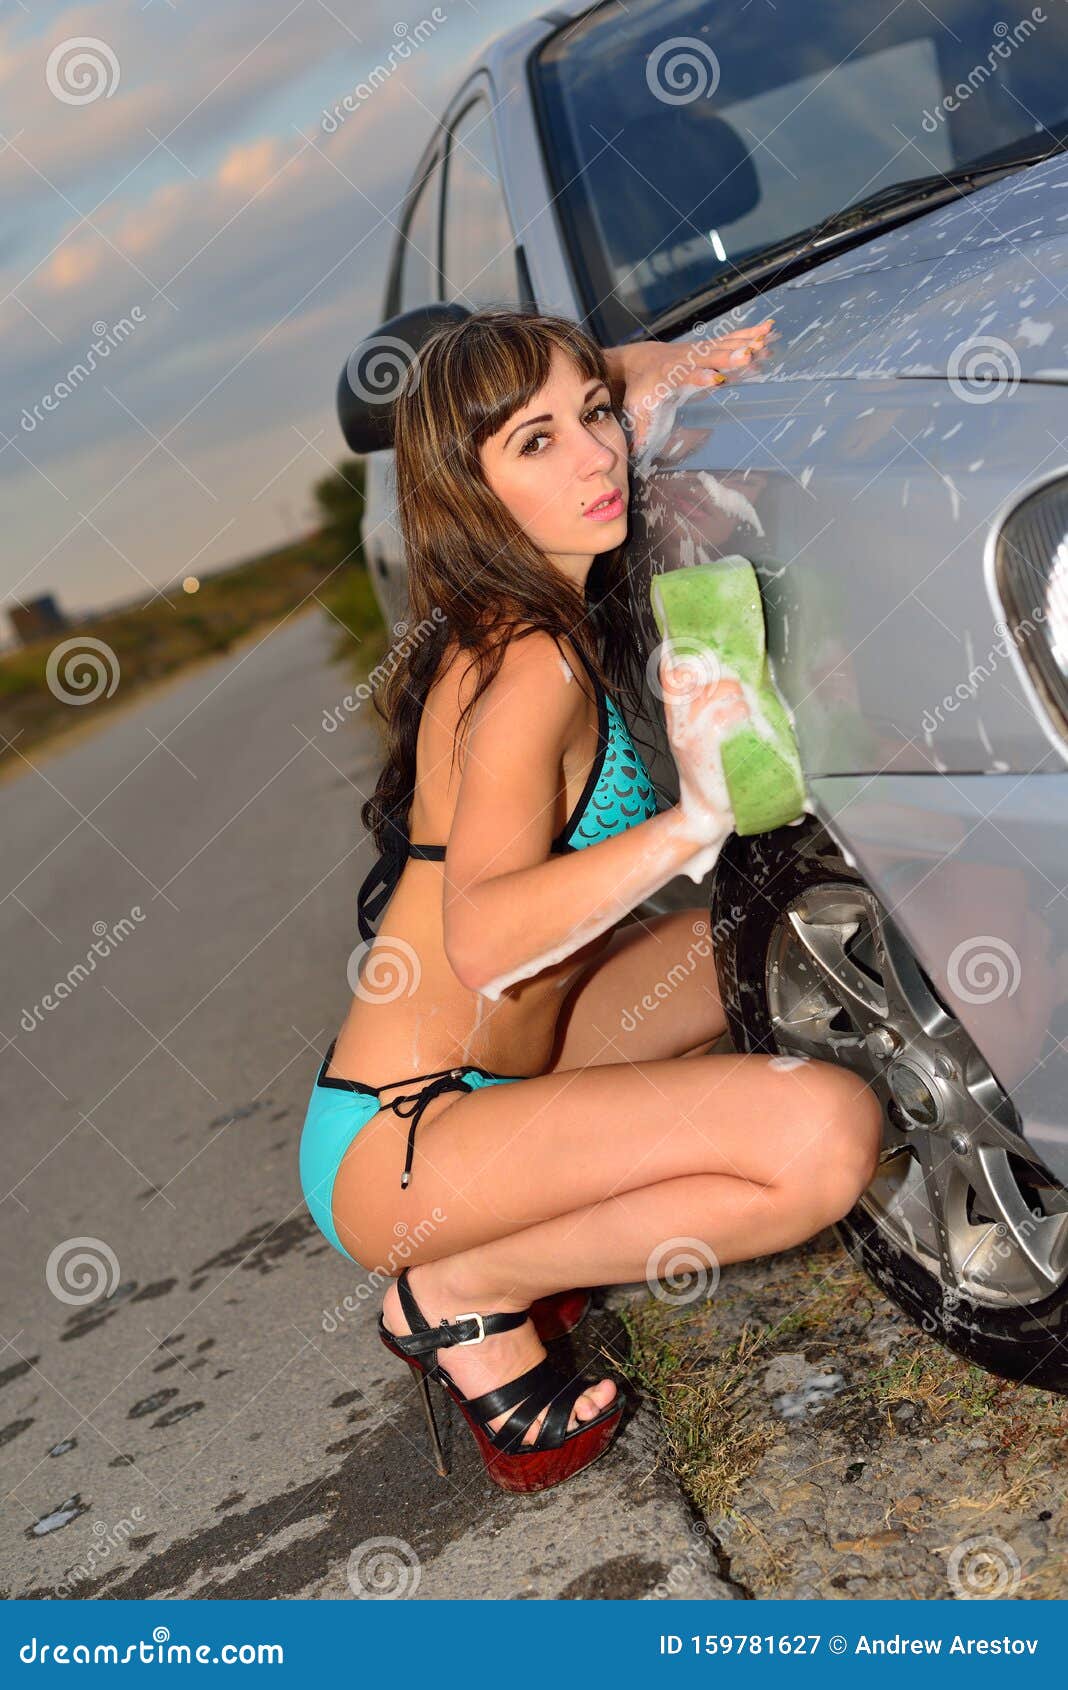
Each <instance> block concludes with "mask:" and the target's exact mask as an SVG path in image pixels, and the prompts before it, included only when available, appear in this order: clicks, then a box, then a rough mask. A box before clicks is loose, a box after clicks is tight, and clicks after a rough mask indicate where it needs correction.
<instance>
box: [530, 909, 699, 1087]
mask: <svg viewBox="0 0 1068 1690" xmlns="http://www.w3.org/2000/svg"><path fill="white" fill-rule="evenodd" d="M713 951H714V946H713V941H712V924H711V919H710V916H709V912H708V910H707V909H701V908H698V907H694V908H693V909H684V910H672V911H669V912H667V913H665V914H663V915H657V916H652V917H651V918H650V919H648V920H643V921H640V922H639V921H632V922H627V923H625V924H624V925H623V926H622V927H620V928H619V930H618V931H617V932H616V933H613V935H612V939H611V942H610V943H609V944H608V945H606V946H605V948H604V950H603V951H602V952H601V954H600V956H598V957H597V958H596V959H595V960H594V961H593V962H591V963H589V964H588V965H587V967H586V968H585V969H584V970H583V971H582V973H581V974H580V975H579V976H578V977H577V979H576V980H575V981H574V982H573V983H572V985H571V986H570V988H569V990H568V992H567V995H566V997H565V998H564V1000H563V1002H562V1003H561V1006H560V1014H559V1018H558V1020H557V1024H556V1036H555V1039H554V1043H553V1050H552V1058H551V1060H550V1062H549V1063H548V1064H547V1067H546V1072H547V1073H556V1072H560V1071H562V1070H563V1069H565V1068H587V1067H589V1066H591V1065H592V1064H594V1063H609V1062H643V1061H650V1060H655V1059H656V1058H666V1057H669V1056H676V1057H677V1056H685V1055H688V1054H689V1053H690V1052H691V1051H692V1050H694V1049H701V1048H705V1047H707V1046H708V1045H710V1044H712V1043H713V1042H714V1041H715V1040H716V1039H718V1038H719V1037H720V1035H721V1034H722V1033H723V1032H724V1031H725V1029H726V1026H727V1017H726V1013H725V1011H724V1008H723V1004H722V1001H721V998H720V990H719V980H718V978H717V975H716V965H715V958H714V955H713Z"/></svg>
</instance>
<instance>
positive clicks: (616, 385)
mask: <svg viewBox="0 0 1068 1690" xmlns="http://www.w3.org/2000/svg"><path fill="white" fill-rule="evenodd" d="M774 320H775V319H774V318H773V317H766V318H765V319H764V321H763V322H762V323H753V324H751V325H750V326H749V327H748V328H744V329H733V330H731V331H730V332H729V333H725V334H719V335H714V336H710V337H709V338H707V339H704V340H679V341H670V340H632V341H630V342H628V343H627V345H625V346H606V347H605V348H604V360H605V363H606V364H607V366H608V382H609V386H610V388H611V390H612V399H613V402H614V403H615V404H617V405H620V406H621V407H622V408H623V409H624V410H625V411H626V413H627V415H628V417H629V419H630V423H631V432H632V435H633V445H634V447H635V448H638V447H640V446H641V444H642V442H643V441H644V439H645V437H646V435H647V433H648V431H649V425H650V422H651V421H652V416H653V412H654V411H655V409H656V407H657V405H659V403H660V401H661V400H662V399H666V398H667V396H668V395H669V394H670V393H671V391H672V390H673V389H674V388H679V387H716V386H718V384H719V383H720V382H721V381H724V380H725V379H726V377H725V376H724V375H723V373H722V372H723V371H727V372H728V373H729V372H730V371H737V370H742V369H745V368H746V366H747V365H748V364H749V363H750V362H751V361H752V359H753V358H754V357H755V356H756V354H757V353H758V352H759V351H761V350H762V348H763V347H764V345H765V343H766V341H767V337H768V335H769V334H770V332H771V326H772V323H773V322H774Z"/></svg>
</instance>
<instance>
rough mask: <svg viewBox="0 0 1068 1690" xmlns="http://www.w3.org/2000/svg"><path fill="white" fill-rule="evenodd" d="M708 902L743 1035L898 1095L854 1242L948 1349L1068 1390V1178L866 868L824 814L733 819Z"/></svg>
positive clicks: (901, 1302)
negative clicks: (768, 821)
mask: <svg viewBox="0 0 1068 1690" xmlns="http://www.w3.org/2000/svg"><path fill="white" fill-rule="evenodd" d="M711 913H712V929H713V935H714V939H715V944H716V967H717V972H718V977H719V983H720V989H721V992H722V995H723V1004H724V1009H725V1010H726V1014H727V1022H728V1027H729V1031H730V1036H731V1040H732V1042H733V1045H734V1048H735V1050H737V1051H740V1052H763V1053H766V1054H769V1055H773V1054H775V1053H777V1052H782V1053H784V1054H792V1055H804V1056H808V1057H810V1058H812V1059H816V1060H822V1061H834V1062H836V1063H838V1064H839V1065H844V1066H848V1067H850V1068H852V1069H854V1070H855V1071H856V1072H859V1073H862V1074H863V1075H864V1076H865V1078H867V1079H868V1081H869V1083H870V1084H871V1086H872V1088H873V1090H874V1091H875V1092H876V1095H877V1096H878V1097H879V1100H880V1102H881V1103H882V1105H883V1114H884V1123H885V1126H884V1145H883V1153H882V1162H881V1165H880V1171H879V1173H878V1174H877V1175H876V1178H875V1179H874V1180H873V1181H872V1184H871V1186H869V1188H868V1190H867V1191H866V1192H865V1194H864V1196H863V1197H862V1198H861V1199H860V1200H859V1202H858V1203H857V1204H856V1205H855V1207H854V1208H853V1209H852V1210H851V1211H850V1212H849V1214H848V1215H846V1216H845V1217H844V1219H843V1220H841V1221H840V1222H839V1223H838V1225H837V1228H836V1230H837V1232H838V1235H839V1237H840V1238H841V1240H842V1242H843V1244H844V1245H845V1247H846V1249H847V1250H848V1252H849V1254H850V1256H851V1257H852V1258H853V1260H854V1261H855V1262H856V1263H857V1264H858V1266H859V1267H861V1268H863V1270H864V1271H865V1272H866V1273H867V1274H868V1275H869V1277H870V1278H871V1279H872V1280H873V1281H874V1282H875V1284H876V1285H878V1286H879V1287H880V1289H881V1290H882V1291H884V1292H885V1294H886V1295H887V1296H888V1297H890V1298H891V1300H892V1301H893V1302H895V1303H896V1304H897V1305H898V1307H899V1308H901V1309H903V1310H904V1311H905V1312H906V1313H907V1314H908V1315H909V1316H910V1317H911V1318H912V1319H913V1320H915V1321H916V1323H917V1324H918V1325H919V1326H921V1327H922V1328H923V1330H924V1331H925V1332H928V1333H930V1334H931V1335H933V1336H934V1337H936V1338H937V1339H938V1341H939V1342H940V1343H942V1344H944V1345H945V1346H946V1347H947V1348H948V1349H950V1350H953V1351H954V1352H955V1353H956V1354H958V1355H961V1356H964V1357H965V1358H966V1359H967V1360H968V1361H971V1362H974V1363H975V1364H976V1365H977V1366H979V1367H982V1368H984V1369H986V1370H987V1371H988V1372H990V1373H994V1374H997V1375H999V1376H1001V1377H1002V1378H1006V1379H1013V1380H1017V1381H1020V1382H1025V1383H1027V1384H1030V1385H1035V1386H1039V1387H1041V1388H1043V1389H1045V1390H1049V1391H1056V1392H1060V1393H1062V1394H1068V1191H1066V1190H1065V1188H1064V1187H1063V1186H1062V1185H1060V1184H1059V1183H1058V1182H1057V1181H1055V1180H1053V1179H1052V1178H1051V1176H1050V1174H1049V1172H1048V1170H1046V1169H1045V1168H1044V1167H1043V1166H1042V1164H1041V1163H1040V1162H1039V1161H1038V1160H1037V1158H1036V1157H1035V1155H1034V1153H1033V1151H1031V1149H1030V1148H1029V1146H1028V1145H1027V1144H1026V1141H1025V1140H1024V1139H1023V1138H1022V1136H1021V1134H1020V1130H1019V1121H1018V1117H1017V1115H1016V1111H1015V1110H1014V1108H1013V1106H1012V1103H1011V1100H1010V1099H1009V1098H1008V1097H1007V1096H1006V1094H1005V1093H1004V1092H1003V1091H1002V1089H1001V1088H1000V1086H998V1084H997V1081H996V1080H995V1079H994V1077H993V1075H992V1074H991V1073H990V1070H989V1068H988V1067H987V1066H986V1064H985V1063H984V1061H983V1059H982V1056H981V1054H980V1052H979V1051H978V1049H977V1048H976V1046H975V1045H974V1044H973V1043H972V1042H971V1040H970V1039H969V1038H968V1036H967V1034H966V1033H965V1031H964V1029H963V1027H961V1025H960V1023H959V1022H957V1020H956V1019H955V1017H954V1016H953V1014H952V1011H951V1009H950V1008H949V1007H948V1006H947V1004H946V1003H945V1002H944V1001H943V1000H942V999H941V998H940V997H939V996H938V993H937V991H936V990H935V987H934V985H933V984H932V982H931V980H930V979H929V978H928V976H927V975H926V974H925V973H924V971H923V969H922V967H921V966H920V964H919V962H918V961H917V959H916V957H915V956H914V954H913V952H912V951H911V949H910V948H909V946H908V945H907V943H906V942H905V940H904V938H903V936H902V935H901V933H900V931H899V930H898V929H897V928H896V926H895V924H894V923H893V921H892V920H891V919H890V918H889V917H888V916H887V913H886V911H885V910H883V908H882V906H881V905H880V904H879V902H878V900H877V899H876V898H875V896H874V894H873V893H872V892H871V890H870V888H869V887H868V886H867V884H866V882H865V881H864V880H863V878H862V877H861V875H860V874H858V872H857V870H856V868H855V867H854V866H853V865H852V864H850V863H849V862H848V861H847V860H846V859H845V858H844V857H843V856H842V854H841V853H840V851H839V848H838V846H837V845H836V844H835V842H834V841H833V839H832V838H831V837H830V835H829V834H828V833H827V831H826V829H825V828H824V827H822V825H821V824H820V823H819V822H817V821H815V820H814V819H813V818H811V817H806V818H805V819H804V821H803V822H801V823H800V824H796V825H794V826H790V827H783V828H778V829H776V830H775V831H774V832H772V833H765V834H760V835H757V836H754V837H750V838H740V837H739V836H738V835H737V834H732V835H731V837H730V839H729V840H728V841H727V844H726V845H725V846H724V849H723V852H722V853H721V856H720V858H719V862H718V863H717V866H716V878H715V883H714V888H713V899H712V912H711Z"/></svg>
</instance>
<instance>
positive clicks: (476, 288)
mask: <svg viewBox="0 0 1068 1690" xmlns="http://www.w3.org/2000/svg"><path fill="white" fill-rule="evenodd" d="M442 269H443V271H444V274H445V297H446V299H448V300H459V302H460V304H461V305H467V306H470V307H471V308H472V309H477V308H478V307H479V306H480V305H518V304H519V284H518V277H517V273H516V244H515V236H514V234H513V233H512V226H511V223H510V222H509V218H508V211H507V208H506V206H505V203H504V193H503V191H502V188H501V179H500V167H499V165H498V163H497V151H496V147H495V146H494V141H493V122H492V119H491V117H490V109H489V106H488V105H487V104H486V101H485V100H481V99H479V100H475V101H473V102H472V104H471V105H469V106H467V107H465V109H464V111H463V112H462V113H461V114H460V117H459V118H458V119H457V121H456V123H454V124H453V127H452V135H451V138H450V142H449V154H448V162H447V165H446V170H445V239H444V249H443V257H442Z"/></svg>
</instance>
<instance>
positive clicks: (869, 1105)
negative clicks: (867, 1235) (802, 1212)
mask: <svg viewBox="0 0 1068 1690" xmlns="http://www.w3.org/2000/svg"><path fill="white" fill-rule="evenodd" d="M803 1085H804V1090H803V1092H802V1096H803V1097H804V1099H805V1114H806V1129H807V1130H806V1132H805V1141H806V1144H807V1150H806V1153H805V1154H803V1155H802V1156H801V1157H799V1158H797V1159H796V1160H795V1161H794V1163H793V1165H792V1167H791V1168H790V1170H789V1176H790V1178H791V1179H792V1181H793V1183H794V1184H796V1185H797V1186H799V1187H800V1188H801V1190H802V1191H803V1192H804V1193H805V1198H806V1200H807V1201H812V1202H813V1203H814V1204H815V1206H816V1208H817V1209H818V1211H819V1214H820V1216H821V1217H822V1219H823V1221H824V1224H827V1223H829V1222H830V1221H835V1220H840V1219H841V1218H842V1216H843V1215H846V1214H848V1213H849V1210H850V1209H851V1208H852V1207H853V1205H854V1204H855V1203H856V1201H857V1199H858V1198H859V1197H860V1196H861V1195H862V1193H863V1192H864V1191H866V1190H867V1188H868V1186H869V1185H870V1184H871V1182H872V1180H873V1179H874V1177H875V1173H876V1170H877V1168H878V1165H879V1154H880V1150H881V1148H882V1136H883V1112H882V1106H881V1104H880V1103H879V1100H878V1098H877V1097H876V1096H875V1093H874V1092H873V1091H872V1089H871V1087H870V1086H869V1085H868V1083H867V1082H866V1081H865V1080H864V1079H863V1077H862V1076H861V1075H860V1074H856V1073H854V1072H853V1071H852V1070H851V1069H849V1068H840V1067H838V1066H837V1064H835V1063H832V1062H818V1061H811V1062H808V1063H806V1064H805V1067H804V1081H803Z"/></svg>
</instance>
